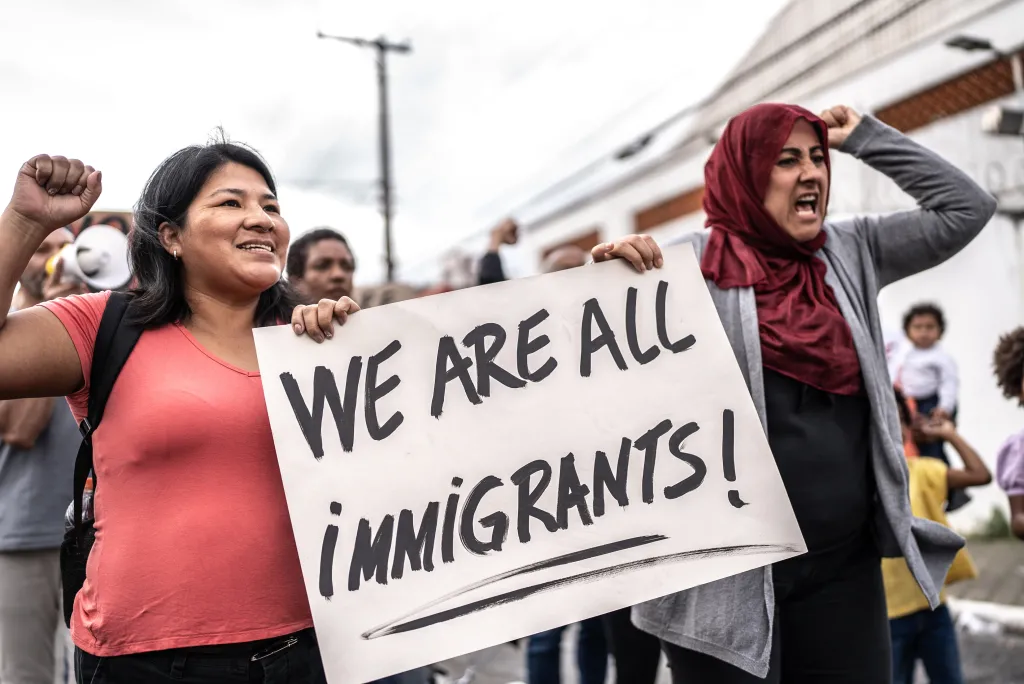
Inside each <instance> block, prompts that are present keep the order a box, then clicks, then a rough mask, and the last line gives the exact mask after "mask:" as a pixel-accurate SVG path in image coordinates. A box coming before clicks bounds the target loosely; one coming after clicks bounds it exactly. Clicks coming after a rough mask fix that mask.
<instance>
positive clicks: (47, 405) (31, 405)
mask: <svg viewBox="0 0 1024 684" xmlns="http://www.w3.org/2000/svg"><path fill="white" fill-rule="evenodd" d="M54 402H55V399H53V398H52V397H49V398H48V397H43V398H33V399H8V400H6V401H4V402H2V403H3V405H4V406H3V408H4V409H6V410H5V411H3V416H4V420H3V421H2V422H3V424H2V425H0V439H3V441H4V442H5V443H6V444H10V445H11V446H14V447H17V448H19V449H31V448H32V447H33V446H35V443H36V440H37V439H39V435H41V434H42V433H43V430H45V429H46V426H47V425H49V424H50V417H51V416H52V415H53V406H54Z"/></svg>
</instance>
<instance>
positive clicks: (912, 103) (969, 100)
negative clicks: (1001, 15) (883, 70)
mask: <svg viewBox="0 0 1024 684" xmlns="http://www.w3.org/2000/svg"><path fill="white" fill-rule="evenodd" d="M1013 90H1014V88H1013V71H1012V69H1011V67H1010V62H1009V60H1008V59H997V60H995V61H993V62H989V63H988V64H983V65H981V66H980V67H977V68H976V69H973V70H971V71H968V72H966V73H963V74H960V75H959V76H955V77H954V78H951V79H949V80H948V81H946V82H945V83H940V84H939V85H937V86H933V87H931V88H928V89H927V90H922V91H921V92H919V93H915V94H914V95H911V96H910V97H908V98H906V99H903V100H900V101H899V102H896V103H893V104H891V105H887V106H885V107H882V108H881V109H879V110H878V111H877V112H876V113H875V117H876V118H877V119H878V120H879V121H883V122H885V123H887V124H889V125H890V126H892V127H893V128H895V129H896V130H898V131H901V132H903V133H909V132H910V131H913V130H915V129H918V128H921V127H923V126H927V125H928V124H930V123H934V122H936V121H939V120H941V119H945V118H948V117H950V116H954V115H956V114H959V113H960V112H965V111H967V110H969V109H974V108H975V107H978V106H980V105H983V104H985V103H986V102H991V101H993V100H997V99H999V98H1001V97H1006V96H1007V95H1010V94H1011V93H1013Z"/></svg>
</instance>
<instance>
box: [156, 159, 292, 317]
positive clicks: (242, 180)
mask: <svg viewBox="0 0 1024 684" xmlns="http://www.w3.org/2000/svg"><path fill="white" fill-rule="evenodd" d="M164 230H168V231H170V232H168V233H167V234H166V243H167V246H168V247H169V251H171V252H172V253H173V251H174V250H175V249H177V251H178V256H179V258H180V259H181V262H182V265H183V268H184V271H185V284H186V287H189V288H192V289H194V290H197V291H199V292H202V293H204V294H209V295H213V296H217V297H226V298H229V299H231V298H235V297H237V298H240V299H251V298H252V297H253V296H257V297H258V296H259V294H260V293H262V292H263V291H264V290H267V289H269V288H270V287H272V286H273V285H274V284H275V283H276V282H277V281H278V280H280V279H281V273H282V272H283V271H284V263H285V256H286V254H287V252H288V239H289V229H288V223H287V222H286V221H285V220H284V218H282V217H281V207H280V204H279V203H278V201H277V198H276V197H275V196H274V193H273V192H271V191H270V188H269V187H267V183H266V181H265V180H264V179H263V176H262V175H260V173H259V172H258V171H256V170H255V169H251V168H249V167H248V166H244V165H242V164H237V163H235V162H228V163H227V164H224V165H223V166H221V167H220V168H218V169H217V170H216V171H214V172H213V173H212V174H210V177H209V178H208V179H207V181H206V183H205V184H204V185H203V187H202V188H201V189H200V190H199V193H198V194H197V195H196V197H195V199H194V200H192V203H191V204H190V205H189V208H188V213H187V215H186V219H185V226H184V229H183V230H181V231H177V232H175V231H174V230H173V229H164Z"/></svg>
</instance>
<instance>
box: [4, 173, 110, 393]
mask: <svg viewBox="0 0 1024 684" xmlns="http://www.w3.org/2000/svg"><path fill="white" fill-rule="evenodd" d="M101 190H102V186H101V177H100V174H99V172H98V171H94V170H93V169H92V167H89V166H85V165H84V164H82V162H80V161H77V160H68V159H65V158H63V157H50V156H47V155H39V156H37V157H33V158H32V159H31V160H29V161H28V162H26V163H25V164H24V165H22V167H21V170H20V171H19V172H18V179H17V181H16V183H15V185H14V195H13V196H12V198H11V202H10V204H9V205H8V206H7V208H6V209H5V210H4V211H3V213H2V214H0V399H20V398H25V397H55V396H64V395H67V394H71V393H72V392H74V391H76V390H78V389H80V388H81V387H82V385H83V384H84V382H85V380H84V378H83V377H82V367H81V362H80V361H79V359H78V352H77V351H76V350H75V345H74V343H73V342H72V341H71V337H70V335H68V333H67V331H66V330H65V329H64V326H63V325H62V324H61V322H60V321H59V320H57V317H56V316H54V315H53V314H52V313H50V312H49V311H46V310H45V309H42V308H40V307H34V308H31V309H26V310H24V311H19V312H17V313H14V314H10V315H8V314H7V311H8V310H9V309H10V306H11V301H12V299H13V297H14V286H15V284H16V283H17V282H18V279H19V278H20V277H21V273H22V272H23V271H24V270H25V267H26V266H27V265H28V262H29V259H30V258H31V256H32V254H33V253H34V252H35V250H36V248H38V247H39V245H40V244H41V243H42V241H43V240H44V239H45V238H46V236H47V235H49V234H50V233H51V232H53V231H54V230H56V229H57V228H61V227H63V226H65V225H68V224H70V223H72V222H73V221H75V220H77V219H78V218H80V217H82V216H84V215H85V214H86V213H87V212H88V211H89V209H90V208H92V205H93V204H94V203H95V201H96V199H97V198H99V195H100V192H101Z"/></svg>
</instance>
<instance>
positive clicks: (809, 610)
mask: <svg viewBox="0 0 1024 684" xmlns="http://www.w3.org/2000/svg"><path fill="white" fill-rule="evenodd" d="M773 571H774V575H775V600H776V604H775V611H776V612H775V628H774V630H773V632H772V654H771V662H770V665H769V670H768V677H767V678H766V679H759V678H757V677H755V676H753V675H751V674H747V673H746V672H744V671H743V670H740V669H739V668H736V667H733V666H732V665H728V664H726V663H725V662H724V661H721V660H719V659H717V658H713V657H712V656H709V655H704V654H702V653H697V652H696V651H690V650H687V649H684V648H680V647H678V646H675V645H673V644H668V643H665V644H663V646H664V648H665V653H666V654H667V655H668V663H669V667H671V668H672V682H673V684H693V683H694V682H714V684H868V683H870V684H891V682H892V664H891V655H890V649H891V643H890V640H889V619H888V614H887V612H886V606H885V588H884V586H883V584H882V569H881V563H880V559H879V557H878V554H877V552H875V551H874V549H873V548H870V549H869V548H867V547H866V546H864V545H860V544H858V545H857V547H850V546H849V545H847V547H846V548H844V549H840V550H838V551H836V552H833V553H829V554H823V555H820V556H811V557H802V556H798V557H796V558H792V559H789V560H785V561H783V562H781V563H776V564H775V565H774V566H773Z"/></svg>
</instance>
